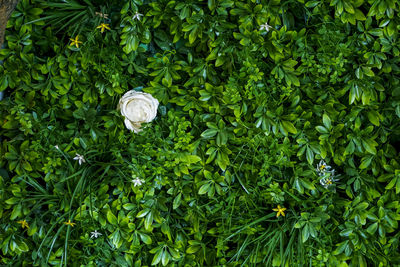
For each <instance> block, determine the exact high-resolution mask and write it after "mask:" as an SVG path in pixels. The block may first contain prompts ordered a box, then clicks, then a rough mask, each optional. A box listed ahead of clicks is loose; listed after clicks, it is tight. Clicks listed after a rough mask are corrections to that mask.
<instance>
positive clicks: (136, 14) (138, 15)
mask: <svg viewBox="0 0 400 267" xmlns="http://www.w3.org/2000/svg"><path fill="white" fill-rule="evenodd" d="M140 16H143V14H140V13H139V12H137V11H136V13H135V15H133V17H132V19H133V20H135V19H137V20H140Z"/></svg>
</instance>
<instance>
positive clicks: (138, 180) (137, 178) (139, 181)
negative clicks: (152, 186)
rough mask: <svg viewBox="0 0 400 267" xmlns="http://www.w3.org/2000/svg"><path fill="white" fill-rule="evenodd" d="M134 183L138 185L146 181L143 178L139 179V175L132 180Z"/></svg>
mask: <svg viewBox="0 0 400 267" xmlns="http://www.w3.org/2000/svg"><path fill="white" fill-rule="evenodd" d="M132 183H133V185H134V186H135V187H136V186H140V185H142V184H143V183H144V181H143V180H141V179H139V177H136V178H135V179H133V180H132Z"/></svg>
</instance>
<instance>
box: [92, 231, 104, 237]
mask: <svg viewBox="0 0 400 267" xmlns="http://www.w3.org/2000/svg"><path fill="white" fill-rule="evenodd" d="M101 235H102V233H100V232H97V230H94V232H91V236H90V238H93V237H94V238H98V237H99V236H101Z"/></svg>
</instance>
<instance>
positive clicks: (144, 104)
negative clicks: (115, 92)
mask: <svg viewBox="0 0 400 267" xmlns="http://www.w3.org/2000/svg"><path fill="white" fill-rule="evenodd" d="M158 104H159V103H158V100H157V99H155V98H154V97H153V96H152V95H151V94H148V93H143V92H137V91H135V90H131V91H128V92H126V93H125V94H124V95H123V96H122V98H121V99H120V100H119V104H118V109H120V110H121V114H122V116H124V117H125V121H124V122H125V126H126V128H128V129H129V130H131V131H134V132H135V133H138V132H140V131H141V129H140V127H141V123H143V122H151V121H152V120H154V118H155V117H156V115H157V108H158Z"/></svg>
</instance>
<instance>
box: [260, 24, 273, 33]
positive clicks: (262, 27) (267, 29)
mask: <svg viewBox="0 0 400 267" xmlns="http://www.w3.org/2000/svg"><path fill="white" fill-rule="evenodd" d="M271 28H272V26H270V25H268V23H266V22H265V23H264V24H261V25H260V31H262V30H266V31H267V32H268V31H269V29H271Z"/></svg>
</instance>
